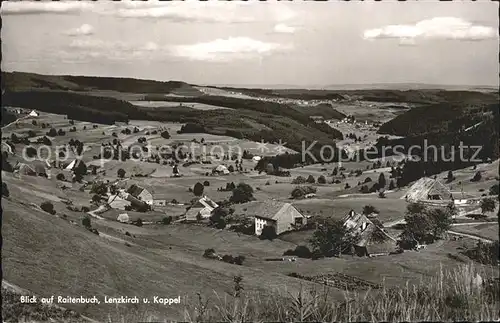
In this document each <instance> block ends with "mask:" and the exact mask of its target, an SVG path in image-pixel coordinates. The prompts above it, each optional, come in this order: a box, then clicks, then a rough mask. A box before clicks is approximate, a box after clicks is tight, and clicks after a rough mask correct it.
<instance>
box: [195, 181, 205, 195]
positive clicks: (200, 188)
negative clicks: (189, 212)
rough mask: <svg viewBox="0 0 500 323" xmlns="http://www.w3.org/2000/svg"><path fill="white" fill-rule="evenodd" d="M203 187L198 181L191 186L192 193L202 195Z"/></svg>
mask: <svg viewBox="0 0 500 323" xmlns="http://www.w3.org/2000/svg"><path fill="white" fill-rule="evenodd" d="M204 189H205V187H204V186H203V184H202V183H200V182H198V183H196V184H195V185H194V187H193V193H194V195H195V196H202V195H203V191H204Z"/></svg>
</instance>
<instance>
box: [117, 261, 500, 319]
mask: <svg viewBox="0 0 500 323" xmlns="http://www.w3.org/2000/svg"><path fill="white" fill-rule="evenodd" d="M496 270H497V269H496V268H495V269H491V271H496ZM491 274H492V272H489V273H488V272H487V270H484V269H479V268H476V267H474V266H473V265H470V264H469V265H463V266H461V267H458V268H457V269H455V270H452V271H447V272H445V271H441V272H440V273H439V275H438V277H434V278H433V279H431V280H430V281H426V282H423V281H422V282H421V283H420V284H418V285H409V284H407V285H406V286H403V287H401V288H396V289H388V288H385V287H384V288H382V289H381V290H378V291H376V290H372V291H369V292H368V293H364V294H358V293H353V292H350V293H348V292H346V293H345V300H343V301H332V300H330V299H329V295H328V293H327V291H326V289H325V290H313V291H301V292H300V293H298V294H297V295H283V294H279V293H278V294H275V295H269V296H259V295H256V294H247V293H245V292H244V290H241V282H240V283H238V284H237V283H235V295H233V296H226V297H224V296H223V297H220V296H219V295H215V296H214V297H212V298H211V299H202V298H201V296H199V297H198V299H196V300H193V301H192V302H191V303H188V304H186V306H185V309H184V311H183V317H184V320H185V321H188V322H250V321H251V322H263V321H281V322H292V321H293V322H297V321H311V322H312V321H337V322H351V321H497V320H499V313H500V296H499V295H500V293H499V283H498V278H496V279H495V280H493V281H492V280H488V279H486V278H485V277H491ZM495 274H497V272H495ZM478 277H481V278H478ZM496 277H498V276H496ZM481 280H483V282H482V283H481ZM243 284H244V281H243ZM237 294H240V295H239V296H236V295H237ZM142 317H143V319H145V318H147V317H148V315H144V316H142ZM149 317H150V318H152V317H153V316H149ZM154 320H155V321H156V322H157V321H158V318H156V317H155V318H154ZM117 321H120V322H128V321H129V317H124V316H120V315H119V314H118V317H113V318H111V316H110V320H109V322H117Z"/></svg>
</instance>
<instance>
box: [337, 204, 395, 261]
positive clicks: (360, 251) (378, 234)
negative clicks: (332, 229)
mask: <svg viewBox="0 0 500 323" xmlns="http://www.w3.org/2000/svg"><path fill="white" fill-rule="evenodd" d="M342 221H343V222H344V226H345V227H346V228H348V229H351V230H352V233H353V234H355V235H358V237H359V240H358V241H357V242H356V243H355V245H354V250H353V252H354V253H355V254H356V255H358V256H369V257H373V256H379V255H387V254H390V253H391V252H394V251H396V250H397V244H396V239H394V238H393V237H391V236H390V235H388V234H387V233H386V232H385V231H384V230H383V229H382V228H381V227H380V226H378V225H376V224H375V223H373V221H372V220H370V219H369V218H368V217H366V216H365V215H363V214H358V213H356V212H354V211H353V210H351V211H349V213H348V214H347V215H346V216H345V217H344V218H343V219H342Z"/></svg>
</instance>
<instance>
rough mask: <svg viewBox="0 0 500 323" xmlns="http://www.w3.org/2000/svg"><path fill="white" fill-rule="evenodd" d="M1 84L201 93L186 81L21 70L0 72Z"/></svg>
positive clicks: (77, 88)
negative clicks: (41, 72) (42, 73)
mask: <svg viewBox="0 0 500 323" xmlns="http://www.w3.org/2000/svg"><path fill="white" fill-rule="evenodd" d="M2 88H3V89H4V88H8V89H11V90H30V89H45V90H62V91H92V90H101V91H117V92H125V93H144V94H147V93H164V94H178V93H179V92H180V93H181V94H182V93H184V94H185V93H189V95H201V92H199V91H198V90H196V89H195V88H194V87H193V86H191V85H190V84H187V83H184V82H179V81H168V82H160V81H153V80H141V79H133V78H121V77H97V76H71V75H41V74H35V73H24V72H2Z"/></svg>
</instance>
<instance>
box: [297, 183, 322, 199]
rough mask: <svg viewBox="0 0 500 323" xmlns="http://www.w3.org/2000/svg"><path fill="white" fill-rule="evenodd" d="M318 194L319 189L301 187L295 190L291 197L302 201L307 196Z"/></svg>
mask: <svg viewBox="0 0 500 323" xmlns="http://www.w3.org/2000/svg"><path fill="white" fill-rule="evenodd" d="M316 192H317V188H316V187H314V186H310V185H308V186H304V185H299V186H296V187H295V188H294V189H293V191H292V193H291V196H292V198H293V199H301V198H304V197H305V196H306V195H307V194H315V193H316Z"/></svg>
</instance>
